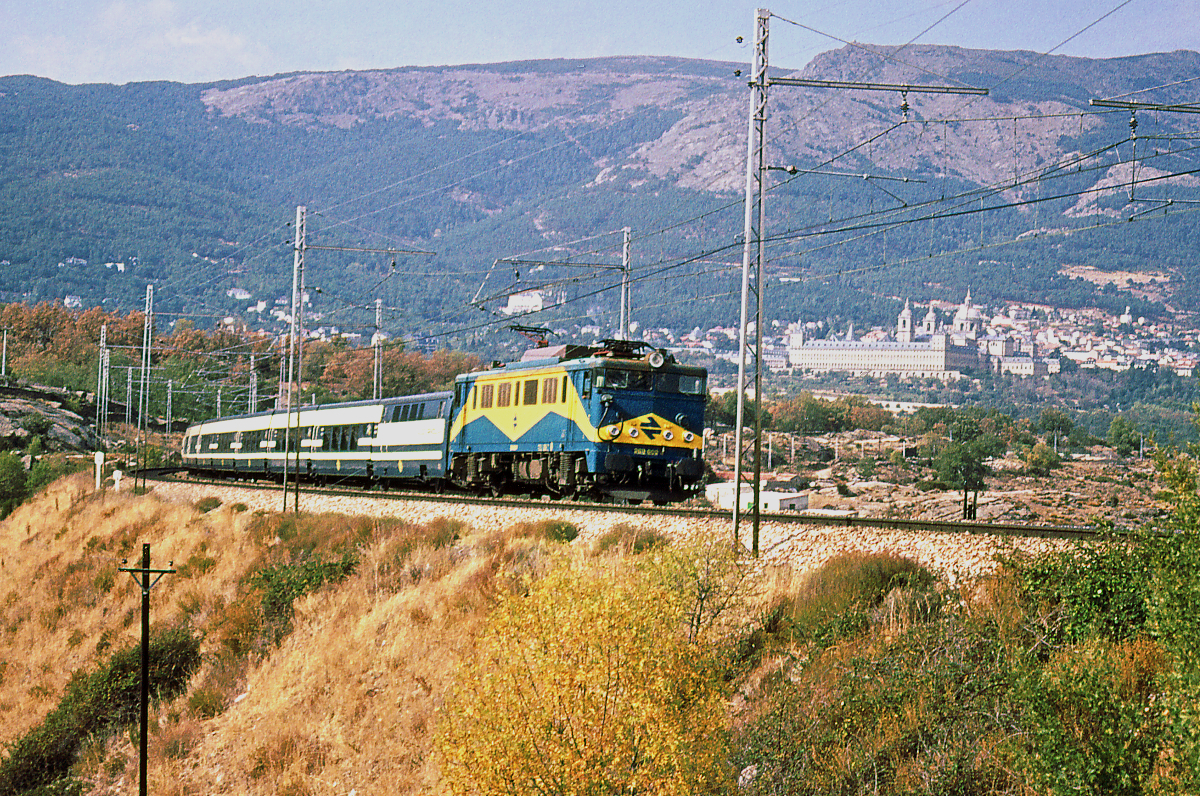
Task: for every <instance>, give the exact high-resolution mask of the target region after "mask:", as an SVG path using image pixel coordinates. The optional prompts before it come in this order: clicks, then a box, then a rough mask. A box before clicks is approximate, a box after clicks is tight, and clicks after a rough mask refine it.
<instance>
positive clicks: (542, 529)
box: [509, 520, 579, 542]
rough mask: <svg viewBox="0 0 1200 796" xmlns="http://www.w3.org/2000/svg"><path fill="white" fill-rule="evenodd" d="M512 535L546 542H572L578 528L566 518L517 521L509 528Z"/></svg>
mask: <svg viewBox="0 0 1200 796" xmlns="http://www.w3.org/2000/svg"><path fill="white" fill-rule="evenodd" d="M509 532H510V533H511V534H512V535H513V536H523V537H531V538H534V539H545V540H546V541H548V542H573V541H575V539H576V538H577V537H578V536H579V529H578V528H576V527H575V526H574V525H573V524H572V523H570V522H567V521H566V520H538V521H537V522H522V523H518V524H516V525H514V526H512V528H510V529H509Z"/></svg>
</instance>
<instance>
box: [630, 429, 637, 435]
mask: <svg viewBox="0 0 1200 796" xmlns="http://www.w3.org/2000/svg"><path fill="white" fill-rule="evenodd" d="M637 435H638V430H637V429H636V428H631V429H629V436H631V437H636V436H637Z"/></svg>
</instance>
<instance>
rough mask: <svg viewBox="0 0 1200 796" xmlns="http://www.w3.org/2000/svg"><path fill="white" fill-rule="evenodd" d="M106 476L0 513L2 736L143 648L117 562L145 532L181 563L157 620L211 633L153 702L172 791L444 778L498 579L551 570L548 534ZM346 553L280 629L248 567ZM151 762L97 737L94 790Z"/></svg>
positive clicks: (427, 788) (390, 784)
mask: <svg viewBox="0 0 1200 796" xmlns="http://www.w3.org/2000/svg"><path fill="white" fill-rule="evenodd" d="M90 486H91V484H90V482H89V480H88V478H87V477H86V476H77V477H73V478H69V479H64V480H62V481H60V482H58V483H56V484H54V485H52V486H51V487H50V488H49V489H48V490H47V491H46V492H45V494H43V495H41V496H39V497H38V498H36V499H35V500H34V501H33V502H31V503H30V504H27V505H26V506H23V507H21V508H20V509H18V510H17V511H16V512H15V513H14V514H13V515H12V516H11V517H10V518H9V519H8V520H7V521H5V522H4V523H2V524H0V662H2V663H0V743H5V742H9V741H12V740H15V739H16V738H18V737H20V736H21V735H22V734H24V733H25V732H26V731H27V730H29V729H30V728H31V727H33V726H35V725H36V724H37V723H38V722H40V720H41V719H42V718H43V717H44V716H45V715H46V714H47V713H48V712H49V711H50V710H52V709H53V708H54V706H55V705H56V704H57V702H58V700H59V698H60V697H61V696H62V694H63V690H64V687H65V686H66V684H67V682H68V680H69V678H70V676H71V674H72V672H73V671H76V670H88V671H90V670H93V669H95V668H96V666H97V665H98V664H99V663H101V662H102V661H103V660H105V658H106V657H107V656H108V655H109V654H111V652H112V651H113V650H115V649H119V648H121V647H126V646H131V645H134V644H136V643H137V641H138V638H139V632H140V591H139V590H138V589H137V587H136V586H135V584H134V583H133V581H132V579H131V578H130V577H129V576H128V575H127V574H125V573H120V572H118V571H117V568H118V567H119V566H120V565H121V559H122V558H128V559H129V560H130V561H131V562H134V561H136V560H137V559H138V558H139V556H140V553H141V545H142V543H143V542H148V543H150V544H151V546H152V554H153V561H152V563H153V565H154V566H163V565H165V564H166V563H167V561H168V560H173V561H174V563H175V566H176V568H177V569H178V572H177V573H176V574H174V575H168V576H167V577H165V578H163V579H162V580H161V581H160V582H159V584H158V585H157V586H155V588H154V590H153V592H152V597H151V600H152V607H151V610H152V618H153V620H154V622H155V623H163V622H170V623H175V622H181V621H187V622H189V623H190V624H191V626H192V627H193V628H194V629H195V630H196V631H197V632H199V633H200V634H201V635H202V637H203V639H204V642H203V647H202V649H203V654H204V663H203V664H202V666H201V669H200V671H199V672H197V674H196V675H195V676H194V677H193V679H192V682H191V684H190V686H189V689H188V693H187V694H185V695H184V696H181V697H180V698H178V699H177V700H175V701H174V702H173V703H171V704H166V705H160V706H157V707H156V709H155V711H154V712H153V713H152V725H153V726H152V733H151V738H150V760H151V767H150V783H149V785H150V788H151V789H152V790H153V791H154V792H156V793H165V794H212V793H238V794H268V793H272V794H283V793H287V794H295V795H297V796H299V795H301V794H322V793H339V794H345V793H348V792H350V791H357V793H358V794H360V795H361V796H367V794H384V793H386V794H406V793H413V794H416V793H428V792H433V791H435V790H436V788H437V785H438V774H437V767H436V764H435V763H434V762H433V760H432V759H431V757H430V749H431V743H432V734H433V731H434V728H435V724H436V716H437V710H438V707H439V705H440V702H441V698H442V694H444V693H445V692H446V689H447V688H448V686H449V684H450V679H451V678H452V677H453V675H454V672H455V671H456V668H457V664H458V661H459V659H460V656H461V655H462V654H463V652H464V651H465V650H469V649H470V647H471V645H472V644H473V640H474V638H475V635H476V632H477V630H478V629H479V627H481V624H482V622H483V621H484V618H485V617H486V614H487V611H488V609H489V608H490V606H491V605H492V602H493V598H494V596H495V594H496V593H497V591H498V590H501V589H505V588H509V587H511V586H512V585H514V584H518V583H520V581H521V578H522V577H525V576H534V575H536V574H538V573H539V572H540V571H542V569H544V567H545V561H546V555H545V549H546V547H547V546H548V545H549V544H551V542H549V541H547V540H546V539H544V538H540V537H539V534H536V533H535V534H530V533H529V529H526V528H516V527H514V528H511V529H499V528H497V529H484V530H483V531H481V532H479V533H476V534H474V535H471V534H472V531H471V529H469V528H465V527H464V526H463V525H462V524H461V523H457V522H454V521H452V520H441V521H434V522H432V523H429V524H428V525H425V526H414V525H411V524H406V523H403V522H399V521H394V520H387V521H384V520H375V519H373V518H363V517H343V516H338V515H327V516H320V517H312V516H305V515H302V516H301V518H300V519H299V520H296V521H293V518H288V517H277V516H273V515H265V516H261V515H255V514H249V513H244V512H238V511H236V510H234V509H231V508H230V507H226V506H221V507H219V508H217V509H215V510H212V511H209V512H207V513H202V512H200V511H199V510H198V509H197V508H195V507H194V506H190V505H183V504H178V503H167V502H163V501H160V500H158V499H156V498H155V497H154V496H153V494H151V495H147V496H140V497H138V496H133V495H131V494H129V493H113V492H111V491H110V492H107V493H101V494H92V493H91V492H90ZM464 535H466V536H468V538H466V539H459V537H460V536H464ZM347 548H352V549H353V550H354V551H355V552H356V556H357V559H358V562H359V563H358V567H357V570H356V572H355V574H354V575H353V576H351V577H350V578H348V579H347V580H345V581H343V582H342V583H341V584H339V585H338V586H337V587H327V588H324V589H320V590H318V591H316V592H314V593H312V594H309V595H307V596H305V597H303V598H301V599H299V600H297V601H296V602H295V604H294V609H295V617H294V620H293V623H292V626H293V629H292V632H291V633H290V634H289V635H288V636H286V637H285V638H284V639H283V641H282V643H281V644H280V645H279V646H278V647H274V646H271V645H269V644H264V642H263V640H262V637H261V635H260V634H259V629H260V625H261V623H262V621H263V620H262V616H261V611H260V610H259V603H258V596H257V594H255V593H253V592H252V591H251V590H250V589H249V587H248V585H247V583H248V575H249V574H250V573H251V572H253V571H254V570H255V569H257V568H261V567H263V566H265V565H268V564H277V563H281V562H282V563H287V562H289V561H295V560H304V558H305V557H306V556H312V557H326V558H328V557H331V555H332V553H334V552H335V551H340V550H345V549H347ZM134 738H136V736H134ZM136 772H137V762H136V747H135V745H134V744H133V743H132V742H131V739H130V737H129V735H127V734H124V735H119V736H113V737H110V738H104V739H96V740H94V741H92V742H91V743H90V744H89V745H88V746H87V747H86V748H85V749H84V750H83V751H82V752H81V755H80V762H79V764H78V766H77V774H78V775H80V776H82V777H84V778H85V779H86V780H87V781H88V782H89V783H90V792H92V793H122V792H127V791H128V789H129V788H130V787H133V786H134V783H135V779H136Z"/></svg>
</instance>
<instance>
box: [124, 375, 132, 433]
mask: <svg viewBox="0 0 1200 796" xmlns="http://www.w3.org/2000/svg"><path fill="white" fill-rule="evenodd" d="M132 422H133V365H130V366H129V367H128V368H126V369H125V425H129V424H130V423H132Z"/></svg>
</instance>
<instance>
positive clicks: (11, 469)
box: [0, 453, 28, 519]
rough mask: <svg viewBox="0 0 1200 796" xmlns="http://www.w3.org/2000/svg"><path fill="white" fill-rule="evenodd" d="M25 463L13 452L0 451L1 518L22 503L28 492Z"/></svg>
mask: <svg viewBox="0 0 1200 796" xmlns="http://www.w3.org/2000/svg"><path fill="white" fill-rule="evenodd" d="M27 479H28V477H27V475H26V473H25V465H23V464H22V463H21V459H20V458H19V457H18V456H17V455H16V454H13V453H0V519H3V518H4V517H7V516H8V515H9V514H11V513H12V510H13V509H15V508H16V507H17V506H19V505H21V501H23V500H24V499H25V495H26V494H27V484H26V482H27Z"/></svg>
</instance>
